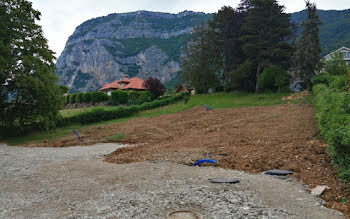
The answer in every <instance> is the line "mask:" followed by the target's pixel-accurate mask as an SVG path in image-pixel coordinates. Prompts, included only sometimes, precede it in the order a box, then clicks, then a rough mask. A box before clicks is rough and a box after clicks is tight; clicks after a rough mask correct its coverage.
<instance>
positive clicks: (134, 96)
mask: <svg viewBox="0 0 350 219" xmlns="http://www.w3.org/2000/svg"><path fill="white" fill-rule="evenodd" d="M138 97H139V93H138V92H136V91H134V90H131V91H129V92H128V99H129V100H137V98H138Z"/></svg>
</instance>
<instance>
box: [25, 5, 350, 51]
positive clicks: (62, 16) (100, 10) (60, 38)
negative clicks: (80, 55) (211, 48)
mask: <svg viewBox="0 0 350 219" xmlns="http://www.w3.org/2000/svg"><path fill="white" fill-rule="evenodd" d="M30 1H32V2H33V7H34V8H35V9H36V10H39V11H40V12H41V14H42V16H41V21H40V22H39V24H40V25H42V27H43V30H44V35H45V37H46V38H47V39H48V41H49V47H50V49H51V50H53V51H54V52H56V56H57V57H58V56H59V55H60V53H61V52H62V50H63V49H64V46H65V43H66V41H67V39H68V37H69V36H70V35H71V34H72V33H73V32H74V29H75V28H76V27H77V26H78V25H79V24H81V23H82V22H84V21H86V20H88V19H91V18H95V17H100V16H105V15H108V14H111V13H122V12H132V11H138V10H147V11H158V12H170V13H178V12H181V11H184V10H189V11H201V12H206V13H213V12H216V11H218V9H220V8H221V7H222V6H224V5H230V6H232V7H236V6H237V5H238V3H239V2H240V0H30ZM279 2H280V4H284V5H285V6H286V12H296V11H301V10H303V9H304V8H305V2H304V0H279ZM314 2H315V3H316V4H317V7H318V8H319V9H327V10H328V9H337V10H342V9H348V8H350V5H349V0H314Z"/></svg>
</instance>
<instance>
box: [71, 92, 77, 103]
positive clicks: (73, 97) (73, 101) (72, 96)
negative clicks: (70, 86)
mask: <svg viewBox="0 0 350 219" xmlns="http://www.w3.org/2000/svg"><path fill="white" fill-rule="evenodd" d="M69 96H70V97H69V103H71V104H72V103H75V100H76V98H77V94H71V95H69Z"/></svg>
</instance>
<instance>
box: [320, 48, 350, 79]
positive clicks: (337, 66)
mask: <svg viewBox="0 0 350 219" xmlns="http://www.w3.org/2000/svg"><path fill="white" fill-rule="evenodd" d="M348 69H349V67H348V65H347V64H346V62H345V61H344V59H343V54H342V53H333V54H332V55H331V59H329V60H328V61H326V62H325V64H324V70H325V71H326V72H328V73H329V74H330V75H345V74H347V72H348Z"/></svg>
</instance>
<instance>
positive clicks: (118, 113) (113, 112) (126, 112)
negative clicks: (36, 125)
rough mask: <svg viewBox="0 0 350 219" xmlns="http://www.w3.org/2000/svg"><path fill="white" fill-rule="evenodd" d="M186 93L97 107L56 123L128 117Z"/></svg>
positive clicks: (172, 101) (62, 124) (180, 97)
mask: <svg viewBox="0 0 350 219" xmlns="http://www.w3.org/2000/svg"><path fill="white" fill-rule="evenodd" d="M188 95H189V93H185V92H181V93H177V94H176V95H174V96H172V97H169V98H164V99H161V100H155V101H152V102H145V103H143V104H141V105H134V106H120V107H116V108H113V109H106V108H102V107H97V108H94V109H92V110H89V111H85V112H82V113H79V114H75V115H73V116H70V117H64V118H61V119H60V120H59V122H58V125H59V126H67V125H71V124H73V123H81V124H87V123H93V122H100V121H106V120H112V119H118V118H124V117H129V116H131V115H134V114H136V113H138V112H140V111H143V110H148V109H154V108H158V107H161V106H166V105H168V104H171V103H175V102H176V101H179V100H181V99H183V98H184V97H185V96H188Z"/></svg>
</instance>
